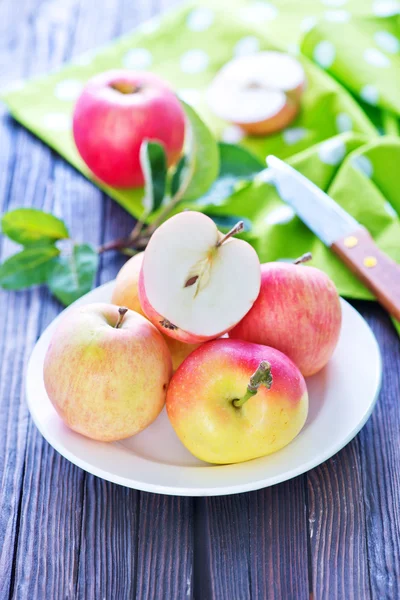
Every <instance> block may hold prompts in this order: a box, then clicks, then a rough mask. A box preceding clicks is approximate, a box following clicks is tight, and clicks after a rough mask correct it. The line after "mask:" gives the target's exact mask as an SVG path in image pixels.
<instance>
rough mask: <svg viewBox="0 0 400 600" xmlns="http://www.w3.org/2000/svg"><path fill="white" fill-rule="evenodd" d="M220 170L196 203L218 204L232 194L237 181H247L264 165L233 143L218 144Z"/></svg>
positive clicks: (204, 204) (237, 183) (263, 167)
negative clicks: (210, 185) (216, 177)
mask: <svg viewBox="0 0 400 600" xmlns="http://www.w3.org/2000/svg"><path fill="white" fill-rule="evenodd" d="M218 146H219V151H220V170H219V175H218V179H217V180H216V181H215V182H214V184H213V185H212V187H211V188H210V189H209V190H208V192H207V193H206V194H204V195H203V196H202V197H201V198H198V200H197V201H196V204H201V205H202V206H207V205H212V206H218V205H221V204H223V203H224V201H225V200H226V199H227V198H229V196H231V195H232V194H233V192H234V191H235V190H236V189H237V187H238V185H239V183H244V184H246V183H249V182H251V181H252V179H253V178H254V177H255V175H257V173H260V172H261V171H263V170H264V169H265V165H264V164H263V163H262V162H261V161H260V160H259V159H258V158H257V157H256V156H254V155H253V154H252V153H251V152H249V151H248V150H246V149H245V148H242V147H240V146H235V145H233V144H224V143H222V142H221V143H220V144H218Z"/></svg>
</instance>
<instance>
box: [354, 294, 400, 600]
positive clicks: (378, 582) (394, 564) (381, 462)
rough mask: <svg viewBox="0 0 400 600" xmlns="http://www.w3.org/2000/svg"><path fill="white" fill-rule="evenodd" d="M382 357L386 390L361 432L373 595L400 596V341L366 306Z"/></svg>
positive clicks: (385, 599)
mask: <svg viewBox="0 0 400 600" xmlns="http://www.w3.org/2000/svg"><path fill="white" fill-rule="evenodd" d="M362 312H363V314H364V315H365V316H366V317H367V318H368V322H369V324H370V325H371V327H372V330H373V331H374V333H375V335H376V337H377V339H378V342H379V345H380V348H381V351H382V358H383V381H382V391H381V393H380V395H379V398H378V402H377V405H376V408H375V410H374V412H373V413H372V417H371V419H370V420H369V421H368V423H367V424H366V426H365V427H364V429H362V431H361V432H360V434H359V437H358V439H359V445H360V452H361V465H362V483H363V489H364V511H365V520H366V527H367V554H368V562H369V577H370V582H371V592H372V598H373V599H374V600H393V599H394V598H400V341H399V338H398V335H397V334H396V332H395V331H394V328H393V327H392V325H391V323H390V322H389V319H388V317H387V315H386V314H384V313H383V311H382V310H381V309H378V308H377V307H376V306H374V305H371V304H367V303H365V305H364V306H363V309H362Z"/></svg>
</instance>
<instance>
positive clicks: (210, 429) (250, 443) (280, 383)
mask: <svg viewBox="0 0 400 600" xmlns="http://www.w3.org/2000/svg"><path fill="white" fill-rule="evenodd" d="M166 406H167V412H168V417H169V419H170V422H171V424H172V426H173V428H174V430H175V432H176V434H177V435H178V437H179V439H180V440H181V442H182V443H183V444H184V445H185V446H186V448H187V449H188V450H189V451H190V452H191V453H192V454H194V456H196V457H197V458H200V459H201V460H204V461H206V462H209V463H215V464H228V463H238V462H243V461H246V460H250V459H253V458H257V457H260V456H265V455H267V454H271V453H272V452H276V451H277V450H279V449H280V448H283V447H284V446H286V445H287V444H289V442H291V441H292V440H293V438H294V437H296V435H297V434H298V433H299V432H300V430H301V429H302V427H303V425H304V423H305V420H306V418H307V412H308V394H307V388H306V384H305V381H304V378H303V376H302V374H301V373H300V371H299V369H298V368H297V367H296V365H295V364H294V363H293V362H292V361H291V360H290V359H289V358H288V357H287V356H285V355H284V354H282V352H279V350H275V349H274V348H269V347H267V346H261V345H259V344H250V343H248V342H242V341H240V340H229V339H222V340H215V341H212V342H207V343H206V344H203V345H202V346H201V347H200V348H198V349H197V350H195V351H194V352H193V353H192V354H191V355H190V356H189V357H188V358H187V359H186V360H185V361H184V362H183V363H182V365H181V366H180V367H179V369H178V370H177V371H176V373H175V374H174V376H173V377H172V379H171V382H170V386H169V388H168V393H167V402H166Z"/></svg>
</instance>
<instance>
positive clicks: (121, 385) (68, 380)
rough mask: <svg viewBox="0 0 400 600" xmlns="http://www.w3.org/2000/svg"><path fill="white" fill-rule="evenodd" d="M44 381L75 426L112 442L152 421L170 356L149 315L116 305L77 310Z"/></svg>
mask: <svg viewBox="0 0 400 600" xmlns="http://www.w3.org/2000/svg"><path fill="white" fill-rule="evenodd" d="M43 374H44V383H45V387H46V391H47V394H48V396H49V398H50V400H51V402H52V403H53V405H54V407H55V409H56V410H57V412H58V414H59V415H60V416H61V418H62V419H63V420H64V422H65V423H66V424H67V425H68V426H69V427H70V428H71V429H73V430H74V431H77V432H78V433H81V434H83V435H85V436H87V437H89V438H92V439H95V440H100V441H106V442H111V441H115V440H121V439H123V438H127V437H130V436H132V435H134V434H136V433H139V431H142V430H143V429H144V428H145V427H147V426H148V425H150V423H152V422H153V421H154V419H155V418H156V417H157V416H158V415H159V413H160V411H161V410H162V408H163V406H164V404H165V397H166V391H167V387H168V383H169V380H170V377H171V374H172V364H171V356H170V353H169V350H168V348H167V345H166V343H165V341H164V339H163V337H162V335H161V334H160V332H159V331H158V330H157V329H156V328H155V327H154V326H153V325H152V324H151V323H149V321H148V320H147V319H145V318H144V317H142V316H141V315H139V314H138V313H136V312H134V311H132V310H128V309H127V308H118V307H117V306H114V305H112V304H101V303H98V304H88V305H86V306H82V307H79V308H75V309H71V310H70V311H68V313H67V314H66V316H65V317H64V318H63V320H62V321H61V323H60V324H59V326H58V327H57V329H56V331H55V333H54V335H53V337H52V339H51V342H50V345H49V348H48V350H47V354H46V357H45V361H44V373H43Z"/></svg>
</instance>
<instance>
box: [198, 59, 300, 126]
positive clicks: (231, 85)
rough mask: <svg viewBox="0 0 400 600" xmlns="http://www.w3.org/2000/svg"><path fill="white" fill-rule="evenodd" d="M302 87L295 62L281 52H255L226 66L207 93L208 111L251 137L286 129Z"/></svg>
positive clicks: (292, 116) (292, 117) (295, 113)
mask: <svg viewBox="0 0 400 600" xmlns="http://www.w3.org/2000/svg"><path fill="white" fill-rule="evenodd" d="M304 87H305V74H304V70H303V67H302V65H301V64H300V62H299V61H298V60H296V59H295V58H294V57H293V56H290V55H289V54H284V53H282V52H259V53H257V54H253V55H250V56H242V57H239V58H236V59H234V60H231V61H230V62H228V63H227V64H226V65H225V66H224V67H223V68H222V69H221V70H220V71H219V73H218V74H217V75H216V77H215V78H214V80H213V82H212V83H211V85H210V87H209V89H208V91H207V102H208V104H209V106H210V108H211V110H212V111H213V112H214V113H215V114H216V115H217V116H218V117H220V118H221V119H223V120H224V121H229V122H231V123H235V124H236V125H239V126H240V127H241V128H242V129H243V130H245V131H246V132H247V133H249V134H251V135H266V134H269V133H274V132H276V131H280V130H281V129H284V128H285V127H287V126H288V125H289V124H290V123H291V122H292V121H293V119H294V118H295V117H296V115H297V113H298V111H299V108H300V99H301V95H302V92H303V89H304Z"/></svg>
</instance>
